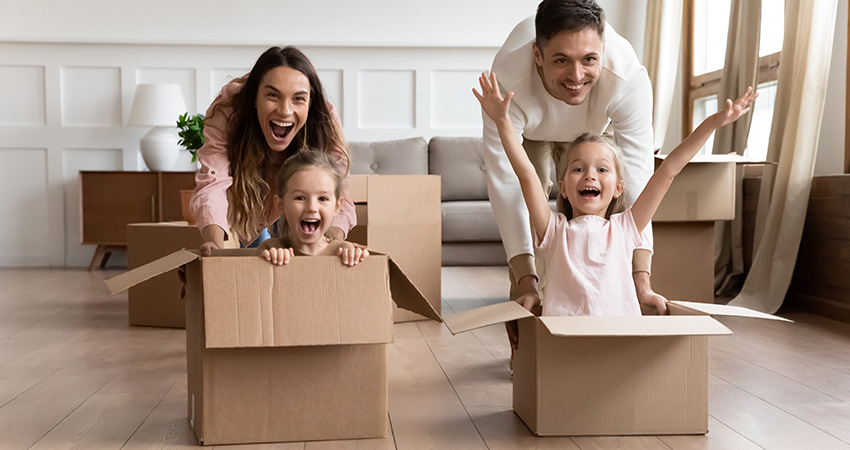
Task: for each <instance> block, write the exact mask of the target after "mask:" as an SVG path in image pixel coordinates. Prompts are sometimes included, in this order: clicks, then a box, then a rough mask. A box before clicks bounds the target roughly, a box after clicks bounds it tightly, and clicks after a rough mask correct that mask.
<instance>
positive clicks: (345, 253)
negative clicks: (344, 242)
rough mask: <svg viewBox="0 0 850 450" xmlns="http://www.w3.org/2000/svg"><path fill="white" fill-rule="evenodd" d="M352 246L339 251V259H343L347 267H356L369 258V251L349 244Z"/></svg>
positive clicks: (341, 248) (360, 246)
mask: <svg viewBox="0 0 850 450" xmlns="http://www.w3.org/2000/svg"><path fill="white" fill-rule="evenodd" d="M349 244H350V245H351V246H350V247H348V246H346V247H340V249H339V252H338V253H339V257H340V258H341V259H342V263H343V264H345V265H346V266H350V267H354V266H356V265H357V264H358V263H359V262H360V261H363V260H364V259H366V257H367V256H369V249H367V248H366V247H364V246H362V245H356V246H355V245H354V244H351V243H349Z"/></svg>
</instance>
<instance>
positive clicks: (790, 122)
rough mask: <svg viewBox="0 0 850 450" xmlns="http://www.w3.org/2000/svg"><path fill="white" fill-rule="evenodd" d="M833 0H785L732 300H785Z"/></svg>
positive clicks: (811, 158)
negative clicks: (746, 262)
mask: <svg viewBox="0 0 850 450" xmlns="http://www.w3.org/2000/svg"><path fill="white" fill-rule="evenodd" d="M837 1H838V0H786V3H785V40H784V43H783V46H782V54H781V56H780V59H779V81H778V85H777V93H776V102H775V107H774V108H775V109H774V113H773V124H772V125H771V135H770V143H769V144H768V153H767V159H768V160H769V161H774V162H776V163H777V165H776V166H767V167H766V169H765V173H764V178H763V179H762V185H761V193H760V196H759V208H758V215H757V219H756V236H755V249H756V250H755V254H754V255H753V265H752V267H751V268H750V273H749V275H748V276H747V279H746V281H745V282H744V286H743V288H742V289H741V293H740V294H739V295H738V296H737V297H735V298H734V299H733V300H732V302H731V304H735V305H738V306H746V307H748V308H752V309H756V310H759V311H764V312H768V313H773V312H776V310H777V309H779V307H780V306H781V305H782V301H783V300H784V298H785V294H786V292H787V290H788V285H789V284H790V282H791V275H792V273H793V271H794V263H795V262H796V260H797V251H798V249H799V246H800V237H801V236H802V233H803V222H804V221H805V218H806V208H807V206H808V201H809V191H810V188H811V183H812V174H813V173H814V166H815V156H816V154H817V147H818V137H819V135H820V127H821V122H822V118H823V108H824V103H825V100H826V95H827V93H826V87H827V77H828V75H829V64H830V59H831V56H832V41H833V35H834V33H835V16H836V10H837V5H838V3H837Z"/></svg>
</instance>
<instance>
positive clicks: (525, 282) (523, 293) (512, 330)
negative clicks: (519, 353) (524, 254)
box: [505, 275, 540, 350]
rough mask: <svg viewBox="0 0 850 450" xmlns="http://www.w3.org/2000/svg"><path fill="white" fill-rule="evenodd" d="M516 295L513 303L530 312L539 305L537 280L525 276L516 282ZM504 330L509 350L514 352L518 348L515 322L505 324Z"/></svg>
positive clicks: (531, 276)
mask: <svg viewBox="0 0 850 450" xmlns="http://www.w3.org/2000/svg"><path fill="white" fill-rule="evenodd" d="M515 294H516V295H517V297H516V298H514V299H513V301H515V302H517V303H519V304H520V305H521V306H522V307H523V308H525V309H527V310H528V311H531V309H532V308H534V307H535V306H537V305H539V304H540V294H538V293H537V278H536V277H535V276H534V275H526V276H524V277H522V278H520V280H519V281H518V282H517V289H516V292H515ZM505 330H506V331H507V332H508V341H510V343H511V348H512V349H514V350H516V349H517V348H519V332H518V330H517V323H516V320H512V321H510V322H505Z"/></svg>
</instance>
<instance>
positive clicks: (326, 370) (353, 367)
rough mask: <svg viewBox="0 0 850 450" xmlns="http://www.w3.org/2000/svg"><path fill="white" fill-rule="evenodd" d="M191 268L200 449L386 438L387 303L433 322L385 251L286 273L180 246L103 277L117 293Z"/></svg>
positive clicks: (310, 263)
mask: <svg viewBox="0 0 850 450" xmlns="http://www.w3.org/2000/svg"><path fill="white" fill-rule="evenodd" d="M184 264H185V265H186V276H187V286H186V291H187V297H186V358H187V372H188V410H187V411H188V417H189V421H190V424H191V426H192V429H193V430H194V433H195V436H196V437H197V439H198V442H199V443H201V444H203V445H217V444H245V443H260V442H285V441H311V440H335V439H361V438H377V437H384V436H387V435H388V432H389V427H388V418H387V413H388V400H387V396H388V394H387V392H388V389H387V375H386V364H387V361H386V344H387V343H389V342H392V340H393V323H392V320H391V317H392V302H393V300H395V301H396V302H397V303H398V304H399V306H400V307H401V308H405V309H408V310H411V311H415V312H417V313H419V314H422V315H424V316H427V317H429V318H433V319H435V320H440V316H439V314H437V312H436V311H434V309H433V308H431V306H430V304H429V303H428V301H427V300H426V299H425V298H424V296H422V294H421V293H420V292H419V291H418V290H417V289H416V287H415V286H414V285H413V284H412V283H411V281H410V280H409V279H408V278H407V277H406V276H405V274H404V272H402V271H401V269H400V268H399V266H398V265H396V264H395V262H394V261H393V260H392V259H390V258H389V257H388V256H386V255H381V254H378V253H374V254H372V255H371V256H370V257H369V258H367V259H366V260H364V261H363V262H361V263H360V264H358V265H357V266H356V267H346V266H344V265H342V263H341V262H340V260H339V258H338V257H335V256H299V257H295V258H293V260H292V261H291V262H290V263H289V264H287V265H285V266H275V265H272V264H269V263H268V262H267V261H265V260H263V259H261V258H258V257H257V256H256V254H255V252H254V250H220V251H217V252H216V253H215V255H214V256H212V257H204V258H201V257H199V256H198V254H197V253H193V252H189V251H185V250H181V251H178V252H175V253H172V254H170V255H168V256H165V257H163V258H161V259H159V260H156V261H154V262H152V263H150V264H148V265H145V266H142V267H140V268H138V269H136V270H133V271H130V272H127V273H125V274H122V275H119V276H117V277H115V278H112V279H110V280H107V286H108V287H109V289H110V292H112V293H113V294H114V293H116V292H119V291H121V290H123V289H127V288H128V287H129V286H133V285H136V284H138V283H140V282H142V281H144V280H146V279H149V278H151V277H153V276H156V275H157V274H160V273H163V272H167V271H170V270H173V269H175V268H177V267H179V266H181V265H184Z"/></svg>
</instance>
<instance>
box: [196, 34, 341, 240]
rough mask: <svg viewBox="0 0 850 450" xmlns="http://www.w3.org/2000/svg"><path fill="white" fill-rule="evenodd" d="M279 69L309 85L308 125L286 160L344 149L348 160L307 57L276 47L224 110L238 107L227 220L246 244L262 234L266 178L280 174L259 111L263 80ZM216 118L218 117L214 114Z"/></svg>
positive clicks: (231, 122) (231, 141) (233, 116)
mask: <svg viewBox="0 0 850 450" xmlns="http://www.w3.org/2000/svg"><path fill="white" fill-rule="evenodd" d="M276 67H289V68H291V69H295V70H297V71H299V72H301V73H302V74H304V76H305V77H307V80H308V81H309V83H310V106H309V109H308V112H307V121H306V123H305V124H304V126H303V127H302V128H301V130H299V131H298V134H296V135H295V136H294V137H293V139H292V143H291V144H289V147H287V148H286V150H284V153H285V154H286V155H287V156H289V155H294V154H296V153H298V152H299V151H300V150H302V149H306V148H312V149H316V150H318V151H321V152H325V153H327V152H331V151H335V150H336V149H339V150H341V151H342V152H343V153H345V156H346V158H349V155H348V151H347V150H346V145H345V141H344V139H343V136H342V130H340V129H339V127H338V126H337V124H336V122H335V121H334V120H333V115H332V114H331V111H330V109H329V108H328V105H327V101H326V97H325V92H324V89H323V88H322V83H321V81H319V76H318V74H317V72H316V69H315V67H313V64H312V63H311V62H310V60H309V59H307V56H305V55H304V53H302V52H301V51H300V50H298V49H297V48H295V47H272V48H270V49H268V50H266V51H265V52H264V53H263V54H262V55H260V57H259V58H258V59H257V62H256V63H255V64H254V67H253V68H252V69H251V72H250V73H249V74H248V76H247V77H244V85H243V86H242V89H241V90H240V91H239V92H238V93H237V94H236V95H234V96H233V100H232V102H230V104H229V105H224V104H222V105H220V106H232V107H233V114H231V116H230V118H229V119H228V125H231V126H232V129H233V132H232V133H231V134H230V136H229V137H228V140H227V156H228V159H229V161H230V175H231V176H232V177H233V184H232V185H231V186H230V188H228V191H227V193H228V203H229V208H228V221H229V222H230V227H231V228H232V229H233V231H234V232H236V234H238V235H239V237H240V238H242V239H251V238H253V237H254V236H256V234H257V232H258V231H259V228H260V226H259V223H260V219H261V217H262V214H261V211H263V208H264V206H265V202H266V199H267V197H268V195H269V194H270V191H271V187H270V186H269V185H268V183H266V179H267V177H268V175H269V172H270V171H273V170H276V168H275V167H274V166H273V165H272V163H271V161H270V159H269V154H270V152H271V151H272V150H271V149H270V148H269V146H268V143H267V142H266V139H265V137H264V136H263V131H262V129H261V127H260V123H259V121H258V120H257V113H256V110H255V109H254V103H255V101H256V99H257V91H258V90H259V86H260V81H262V79H263V76H265V74H266V73H267V72H268V71H269V70H271V69H274V68H276ZM212 114H215V110H213V112H212ZM346 170H347V168H346Z"/></svg>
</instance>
